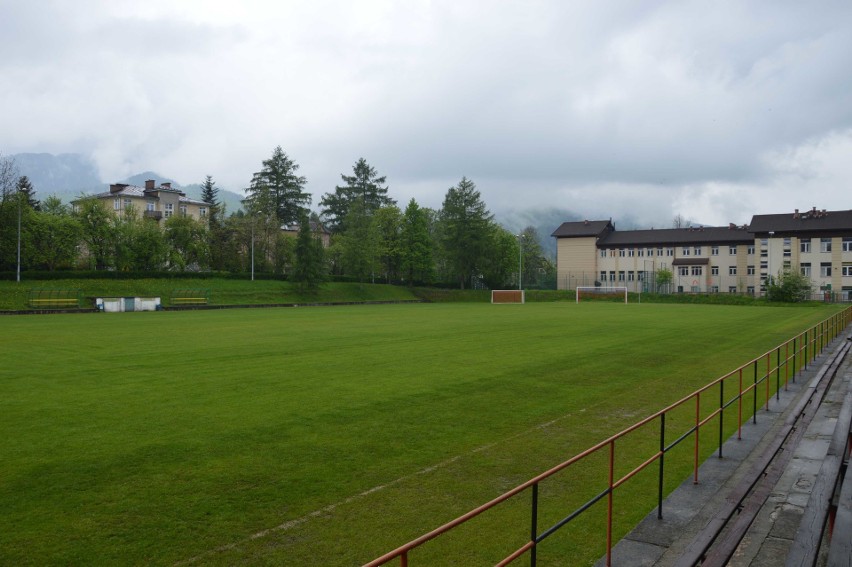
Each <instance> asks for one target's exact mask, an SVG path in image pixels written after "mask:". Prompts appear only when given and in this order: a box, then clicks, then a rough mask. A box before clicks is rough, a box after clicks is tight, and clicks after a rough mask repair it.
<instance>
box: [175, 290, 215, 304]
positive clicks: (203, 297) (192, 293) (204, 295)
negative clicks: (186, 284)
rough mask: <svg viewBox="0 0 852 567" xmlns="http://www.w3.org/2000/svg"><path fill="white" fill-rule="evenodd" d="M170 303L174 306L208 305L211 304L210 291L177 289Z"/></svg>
mask: <svg viewBox="0 0 852 567" xmlns="http://www.w3.org/2000/svg"><path fill="white" fill-rule="evenodd" d="M169 303H171V304H172V305H207V304H209V303H210V290H209V289H176V290H174V291H173V292H172V295H171V298H170V301H169Z"/></svg>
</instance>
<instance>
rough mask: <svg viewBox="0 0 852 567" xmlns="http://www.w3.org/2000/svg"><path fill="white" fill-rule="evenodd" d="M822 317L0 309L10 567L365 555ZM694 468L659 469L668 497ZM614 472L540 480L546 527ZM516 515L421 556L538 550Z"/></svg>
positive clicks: (724, 310) (4, 551)
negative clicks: (3, 313) (43, 313)
mask: <svg viewBox="0 0 852 567" xmlns="http://www.w3.org/2000/svg"><path fill="white" fill-rule="evenodd" d="M829 313H830V311H829V310H828V308H821V309H801V308H795V307H787V308H779V309H758V308H750V307H725V306H716V307H708V306H685V305H644V304H643V305H636V304H631V305H627V306H625V305H619V304H606V303H597V304H593V303H589V304H580V305H575V304H573V303H567V302H566V303H558V304H528V305H524V306H521V305H507V306H491V305H482V304H422V305H388V306H358V307H329V308H323V309H292V310H248V311H247V310H216V311H193V312H164V313H119V314H104V315H102V316H97V317H92V316H88V315H58V316H54V317H15V318H6V319H4V320H3V325H4V340H3V342H2V344H0V349H2V351H0V354H2V359H3V365H2V367H0V387H2V396H0V431H3V432H4V433H5V434H4V435H3V436H2V437H0V454H2V455H3V458H2V459H0V509H2V510H3V513H2V514H0V564H10V565H11V564H14V565H24V564H30V565H44V564H110V565H121V564H140V563H150V564H161V565H164V564H173V563H175V562H180V561H182V560H187V559H190V558H194V557H201V561H200V562H201V563H202V564H209V563H213V564H241V563H245V564H255V565H256V564H275V565H355V564H360V563H362V562H365V561H368V560H370V559H372V558H374V557H376V556H378V555H381V554H382V553H384V552H385V551H388V550H390V549H392V548H394V547H396V546H397V545H399V544H401V543H404V542H406V541H408V540H409V539H411V538H414V537H416V536H418V535H420V534H422V533H424V532H426V531H428V530H430V529H432V528H434V527H436V526H438V525H440V524H442V523H443V522H445V521H448V520H450V519H452V518H454V517H456V516H458V515H460V514H462V513H464V512H466V511H468V510H469V509H472V508H474V507H475V506H477V505H479V504H481V503H483V502H485V501H487V500H489V499H491V498H493V497H494V496H496V495H498V494H500V493H502V492H504V491H506V490H508V489H510V488H512V487H513V486H515V485H517V484H519V483H521V482H523V481H525V480H527V479H528V478H530V477H532V476H534V475H535V474H537V473H539V472H541V471H543V470H546V469H547V468H549V467H551V466H553V465H554V464H556V463H558V462H561V461H563V460H564V459H566V458H567V457H569V456H571V455H572V454H575V453H577V452H578V451H580V450H582V449H584V448H586V447H588V446H590V445H592V444H593V443H595V442H597V441H599V440H601V439H603V438H605V437H607V436H608V435H610V434H612V433H613V432H615V431H618V430H619V429H621V428H623V427H625V426H626V425H629V424H631V423H633V422H635V421H636V420H637V419H639V418H640V417H642V416H644V415H647V414H649V413H651V412H653V411H655V410H657V409H659V408H661V407H662V406H664V405H665V404H667V403H669V402H671V401H673V400H675V399H678V398H679V397H681V396H683V395H684V394H687V393H689V392H691V391H693V390H694V389H696V388H697V387H699V386H701V385H703V384H705V383H706V382H708V381H710V380H711V379H713V378H716V377H717V376H719V375H721V374H723V373H724V372H727V371H728V370H731V369H733V368H735V367H736V366H738V365H739V364H741V363H743V362H745V361H747V360H749V359H750V358H751V357H753V356H755V355H756V354H760V353H762V352H763V351H765V350H766V349H768V348H770V347H772V346H774V345H776V344H778V343H780V342H781V341H782V340H783V339H786V338H788V337H790V336H792V335H793V334H794V333H796V332H797V331H799V330H801V329H803V328H805V327H806V326H808V325H810V324H812V323H814V322H815V321H816V320H817V319H821V318H824V317H825V316H827V315H828V314H829ZM731 425H733V424H731ZM706 437H707V438H708V439H709V438H712V437H714V436H713V435H707V436H706ZM656 442H657V440H656V438H653V437H652V438H650V441H649V443H650V445H648V444H645V445H648V446H647V447H646V446H644V445H643V444H642V443H636V444H635V446H634V444H630V445H629V446H628V445H624V446H623V447H620V449H619V451H623V452H620V453H619V459H621V458H624V459H628V458H630V457H631V454H632V452H634V451H636V450H639V449H643V450H645V449H648V450H651V451H653V450H654V444H655V443H656ZM709 450H710V448H709V447H708V448H707V449H706V451H709ZM706 451H705V452H706ZM633 458H634V459H635V458H636V455H633ZM690 463H691V461H690V460H689V458H688V457H687V458H686V459H685V460H684V462H683V463H679V462H678V460H677V459H676V458H675V453H672V454H671V456H669V457H667V467H668V468H667V471H668V472H667V475H668V476H667V485H668V486H669V487H673V486H674V485H676V484H678V483H679V482H680V481H681V480H682V479H683V478H685V477H686V476H687V475H688V474H689V465H690ZM652 468H653V467H652ZM602 474H603V473H602V472H601V469H584V468H581V469H577V470H572V471H571V473H570V474H567V475H563V476H561V477H560V479H559V480H557V481H555V482H553V483H550V484H548V485H547V486H543V487H542V498H543V500H542V505H541V514H542V516H541V524H540V525H542V526H545V525H548V522H551V521H553V520H554V519H555V518H557V517H561V515H564V514H565V513H566V512H567V511H568V506H569V505H573V504H575V503H576V501H577V500H578V499H580V500H581V501H582V498H586V497H587V494H588V493H589V492H590V491H591V490H593V489H594V490H597V489H599V486H600V483H601V482H604V483H605V482H606V479H605V474H603V476H604V478H601V475H602ZM643 474H644V473H643ZM640 476H641V475H640ZM637 478H638V477H637ZM646 480H647V483H646V484H648V487H647V490H645V491H644V492H641V493H638V494H634V493H633V492H627V491H626V490H625V491H624V492H619V495H618V498H617V500H616V506H617V511H618V516H617V523H616V529H617V533H616V537H617V536H618V534H621V533H624V532H626V531H627V530H628V529H630V528H631V527H632V526H633V525H634V524H635V523H636V522H637V521H638V520H639V519H640V518H641V517H642V516H643V515H644V514H645V513H647V511H648V510H649V509H650V508H651V507H652V506H653V501H654V495H655V494H656V489H655V486H656V484H655V480H654V478H653V477H649V479H646ZM637 482H638V483H640V485H641V483H642V482H645V480H642V479H641V478H638V480H637ZM522 500H523V502H519V503H518V505H511V506H507V507H506V508H505V509H504V510H502V511H501V512H499V513H497V514H494V515H488V516H486V517H483V518H482V519H481V520H477V522H476V523H474V525H473V526H472V527H471V528H470V529H467V528H465V529H461V530H459V531H458V532H456V533H455V534H454V535H453V536H450V537H447V538H442V539H441V540H440V542H435V543H433V544H429V545H427V546H426V547H425V548H424V549H423V550H421V551H418V552H417V553H415V554H413V555H412V558H411V559H412V565H460V564H465V565H472V564H493V563H494V562H495V561H496V560H497V559H499V558H501V557H502V556H503V555H505V554H506V553H508V551H509V550H510V549H512V548H514V546H516V545H520V543H521V542H522V541H523V540H524V539H525V538H526V537H527V530H528V527H527V526H528V521H529V519H528V518H529V516H528V514H529V501H528V498H523V499H522ZM265 530H269V531H265ZM258 534H259V535H258ZM603 535H604V532H603V531H601V529H600V506H597V507H596V509H595V510H593V511H592V513H591V514H590V515H588V516H584V518H583V519H582V521H580V522H576V523H573V524H572V525H571V526H570V527H568V528H566V529H564V530H562V531H560V532H559V533H558V535H555V536H553V537H552V538H550V539H548V540H546V542H544V543H542V545H541V549H540V551H539V559H540V561H541V562H542V563H541V564H559V565H564V564H575V565H581V564H588V563H589V562H590V561H592V560H594V559H595V558H596V557H599V556H600V555H601V553H602V552H603V541H604V540H603ZM252 536H256V537H254V538H252ZM225 546H227V547H225Z"/></svg>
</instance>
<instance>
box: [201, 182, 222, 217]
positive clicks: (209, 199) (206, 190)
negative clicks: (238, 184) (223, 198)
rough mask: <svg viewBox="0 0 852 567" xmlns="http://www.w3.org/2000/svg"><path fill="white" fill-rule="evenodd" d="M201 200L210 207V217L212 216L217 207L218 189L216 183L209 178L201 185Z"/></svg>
mask: <svg viewBox="0 0 852 567" xmlns="http://www.w3.org/2000/svg"><path fill="white" fill-rule="evenodd" d="M201 200H202V201H204V202H205V203H207V204H208V205H210V215H211V216H213V215H214V211H215V210H217V209H218V207H219V189H218V188H217V187H216V182H215V181H213V178H212V177H211V176H209V175H208V176H207V177H206V178H205V179H204V183H202V184H201Z"/></svg>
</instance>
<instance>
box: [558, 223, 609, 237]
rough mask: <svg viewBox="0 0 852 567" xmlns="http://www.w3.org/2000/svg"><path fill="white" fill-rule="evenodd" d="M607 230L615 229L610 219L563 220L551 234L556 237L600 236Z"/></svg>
mask: <svg viewBox="0 0 852 567" xmlns="http://www.w3.org/2000/svg"><path fill="white" fill-rule="evenodd" d="M607 230H615V227H614V226H612V222H611V221H608V220H604V221H587V220H586V221H576V222H563V223H562V224H561V225H559V228H557V229H556V230H554V231H553V234H551V235H550V236H555V237H556V238H578V237H583V236H600V235H601V233H603V232H605V231H607Z"/></svg>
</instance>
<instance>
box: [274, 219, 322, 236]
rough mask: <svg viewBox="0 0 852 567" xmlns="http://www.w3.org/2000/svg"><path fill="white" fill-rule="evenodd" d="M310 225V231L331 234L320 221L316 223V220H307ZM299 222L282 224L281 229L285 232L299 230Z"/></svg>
mask: <svg viewBox="0 0 852 567" xmlns="http://www.w3.org/2000/svg"><path fill="white" fill-rule="evenodd" d="M309 224H310V226H311V232H322V233H324V234H331V232H330V231H329V230H328V229H327V228H326V227H325V225H323V224H322V223H318V222H316V221H309ZM299 226H300V225H299V223H297V222H294V223H291V224H282V225H281V230H283V231H285V232H299Z"/></svg>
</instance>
